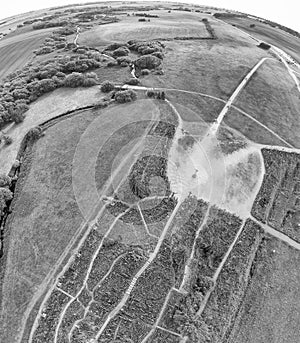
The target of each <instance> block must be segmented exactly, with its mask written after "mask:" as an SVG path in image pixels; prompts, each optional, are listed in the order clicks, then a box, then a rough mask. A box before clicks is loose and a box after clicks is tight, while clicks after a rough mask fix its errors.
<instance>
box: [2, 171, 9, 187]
mask: <svg viewBox="0 0 300 343" xmlns="http://www.w3.org/2000/svg"><path fill="white" fill-rule="evenodd" d="M10 185H11V178H10V177H9V176H8V175H5V174H1V175H0V187H9V186H10Z"/></svg>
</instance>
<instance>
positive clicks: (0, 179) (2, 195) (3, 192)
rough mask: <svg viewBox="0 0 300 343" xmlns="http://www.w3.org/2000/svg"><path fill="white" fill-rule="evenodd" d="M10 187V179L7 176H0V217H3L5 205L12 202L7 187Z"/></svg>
mask: <svg viewBox="0 0 300 343" xmlns="http://www.w3.org/2000/svg"><path fill="white" fill-rule="evenodd" d="M10 185H11V178H10V177H9V176H7V175H4V174H2V175H0V216H2V215H3V213H4V210H5V208H6V206H7V203H8V202H9V201H10V200H12V198H13V194H12V192H11V191H10V189H9V187H10Z"/></svg>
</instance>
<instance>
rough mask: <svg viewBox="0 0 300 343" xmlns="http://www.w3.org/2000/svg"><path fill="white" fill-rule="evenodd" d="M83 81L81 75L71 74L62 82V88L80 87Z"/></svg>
mask: <svg viewBox="0 0 300 343" xmlns="http://www.w3.org/2000/svg"><path fill="white" fill-rule="evenodd" d="M83 81H84V76H83V74H81V73H77V72H73V73H71V74H69V75H68V76H67V77H66V79H65V81H64V86H65V87H72V88H75V87H81V86H82V85H83Z"/></svg>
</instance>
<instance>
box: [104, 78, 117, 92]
mask: <svg viewBox="0 0 300 343" xmlns="http://www.w3.org/2000/svg"><path fill="white" fill-rule="evenodd" d="M114 89H115V85H114V84H113V83H112V82H110V81H104V82H103V83H102V85H101V91H102V92H103V93H108V92H111V91H112V90H114Z"/></svg>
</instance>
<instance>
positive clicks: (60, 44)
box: [34, 33, 67, 55]
mask: <svg viewBox="0 0 300 343" xmlns="http://www.w3.org/2000/svg"><path fill="white" fill-rule="evenodd" d="M64 48H67V39H66V37H65V36H60V35H58V34H57V33H53V34H52V35H51V36H50V37H48V38H46V39H45V41H44V43H43V45H42V46H41V47H40V48H39V49H37V50H35V51H34V53H35V54H36V55H44V54H49V53H50V52H52V51H55V50H59V49H64Z"/></svg>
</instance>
